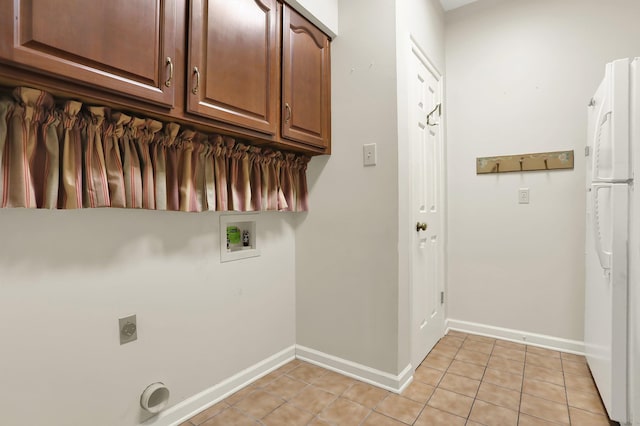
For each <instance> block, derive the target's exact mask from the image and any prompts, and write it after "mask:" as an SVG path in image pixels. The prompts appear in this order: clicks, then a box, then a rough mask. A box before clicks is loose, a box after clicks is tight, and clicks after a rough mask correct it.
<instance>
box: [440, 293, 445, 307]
mask: <svg viewBox="0 0 640 426" xmlns="http://www.w3.org/2000/svg"><path fill="white" fill-rule="evenodd" d="M440 304H441V305H443V304H444V291H441V292H440Z"/></svg>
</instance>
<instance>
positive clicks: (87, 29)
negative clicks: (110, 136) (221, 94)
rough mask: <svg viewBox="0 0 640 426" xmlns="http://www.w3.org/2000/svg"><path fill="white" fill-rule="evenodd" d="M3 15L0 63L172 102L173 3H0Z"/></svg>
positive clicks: (30, 0) (64, 0) (155, 0)
mask: <svg viewBox="0 0 640 426" xmlns="http://www.w3.org/2000/svg"><path fill="white" fill-rule="evenodd" d="M0 10H2V12H1V13H0V27H4V28H3V29H1V30H0V31H1V32H2V34H1V36H2V37H1V39H2V40H3V43H1V44H0V60H1V61H9V62H11V63H15V64H18V65H19V66H23V67H27V68H30V69H33V70H36V71H39V72H42V73H45V74H48V75H54V76H56V77H58V78H63V79H67V80H71V81H75V82H80V83H83V84H88V85H91V86H98V87H101V88H103V89H108V90H112V91H115V92H119V93H121V94H125V95H126V96H129V97H134V98H138V99H141V100H144V101H149V102H153V103H156V104H159V105H163V106H168V107H171V106H173V105H174V87H175V81H171V74H172V71H173V69H172V68H173V66H175V64H174V63H173V62H174V61H175V53H176V45H175V36H176V22H175V17H176V13H175V12H176V11H175V0H135V1H132V0H109V1H96V0H0ZM5 41H9V42H5ZM170 62H171V63H170Z"/></svg>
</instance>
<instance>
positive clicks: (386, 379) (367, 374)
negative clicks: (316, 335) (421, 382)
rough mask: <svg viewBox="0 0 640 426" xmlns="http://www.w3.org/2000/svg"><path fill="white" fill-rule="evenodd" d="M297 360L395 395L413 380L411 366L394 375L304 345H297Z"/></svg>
mask: <svg viewBox="0 0 640 426" xmlns="http://www.w3.org/2000/svg"><path fill="white" fill-rule="evenodd" d="M296 358H298V359H300V360H302V361H306V362H308V363H310V364H315V365H317V366H319V367H323V368H326V369H327V370H331V371H335V372H336V373H340V374H343V375H345V376H348V377H351V378H353V379H356V380H360V381H361V382H365V383H369V384H371V385H374V386H377V387H379V388H383V389H386V390H388V391H391V392H394V393H401V392H402V391H403V390H404V389H405V388H406V387H407V386H409V384H410V383H411V381H412V380H413V367H412V366H411V364H408V365H407V366H406V367H405V368H404V369H403V370H402V371H401V372H400V374H398V375H393V374H391V373H387V372H385V371H381V370H377V369H375V368H371V367H367V366H366V365H363V364H358V363H357V362H353V361H349V360H346V359H343V358H339V357H336V356H333V355H329V354H326V353H324V352H320V351H317V350H315V349H311V348H307V347H305V346H302V345H296Z"/></svg>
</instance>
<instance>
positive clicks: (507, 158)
mask: <svg viewBox="0 0 640 426" xmlns="http://www.w3.org/2000/svg"><path fill="white" fill-rule="evenodd" d="M562 169H573V150H571V151H554V152H537V153H533V154H521V155H501V156H496V157H478V158H477V159H476V174H479V175H481V174H488V173H508V172H532V171H536V170H562Z"/></svg>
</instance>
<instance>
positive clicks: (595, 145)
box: [591, 97, 611, 181]
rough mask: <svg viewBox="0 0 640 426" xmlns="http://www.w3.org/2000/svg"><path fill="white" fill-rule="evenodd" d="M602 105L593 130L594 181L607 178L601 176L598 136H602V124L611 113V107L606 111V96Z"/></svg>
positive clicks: (592, 172) (592, 171)
mask: <svg viewBox="0 0 640 426" xmlns="http://www.w3.org/2000/svg"><path fill="white" fill-rule="evenodd" d="M602 101H603V102H602V105H600V109H599V110H598V115H597V116H596V128H595V130H594V132H593V156H592V159H591V161H592V167H591V174H592V176H591V180H592V181H596V180H599V181H603V180H606V178H605V179H603V178H601V177H599V176H598V174H599V171H600V164H599V161H598V160H599V157H600V141H599V138H598V136H600V132H601V131H602V126H603V125H604V123H606V122H607V117H608V116H609V115H611V109H610V108H609V110H608V111H607V112H604V109H605V107H606V106H607V98H606V97H605V98H604V99H603V100H602Z"/></svg>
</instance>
